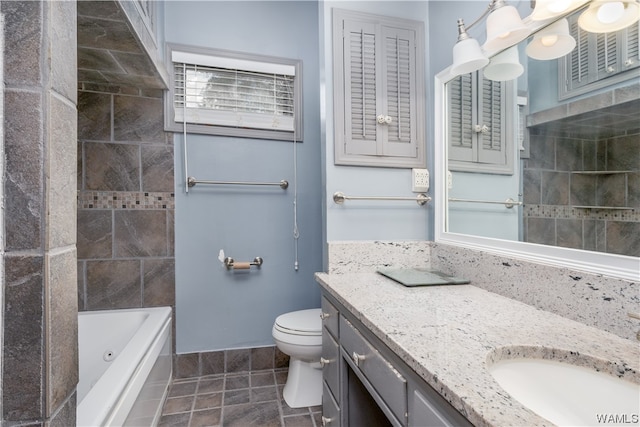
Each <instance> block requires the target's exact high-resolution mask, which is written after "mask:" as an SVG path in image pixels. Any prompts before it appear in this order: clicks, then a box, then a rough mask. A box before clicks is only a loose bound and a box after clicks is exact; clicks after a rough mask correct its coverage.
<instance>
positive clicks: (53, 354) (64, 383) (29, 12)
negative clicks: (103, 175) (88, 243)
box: [0, 1, 78, 426]
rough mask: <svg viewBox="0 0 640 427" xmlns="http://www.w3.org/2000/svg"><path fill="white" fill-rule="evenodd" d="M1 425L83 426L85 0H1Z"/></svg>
mask: <svg viewBox="0 0 640 427" xmlns="http://www.w3.org/2000/svg"><path fill="white" fill-rule="evenodd" d="M0 12H1V13H2V14H3V15H4V18H5V24H6V25H5V31H4V35H5V45H4V67H3V75H4V87H5V89H4V99H3V100H2V101H3V102H4V113H5V114H4V126H3V127H4V130H5V138H4V141H3V143H4V154H5V159H4V161H5V164H4V177H3V178H4V185H5V191H4V208H5V215H4V222H5V223H4V229H5V236H4V237H5V248H4V249H5V252H4V254H3V257H4V266H5V268H4V277H3V278H2V279H3V280H0V283H2V286H3V289H2V292H3V293H4V307H3V316H4V317H3V324H2V327H3V331H2V335H3V348H2V365H1V366H2V402H1V405H0V406H1V408H2V415H1V417H2V419H1V420H0V421H1V424H2V425H30V426H39V425H41V426H44V425H75V402H76V397H75V393H76V384H77V382H78V351H77V296H76V283H77V278H76V274H77V270H76V249H75V243H76V225H75V224H76V198H77V194H76V188H77V184H76V177H77V175H76V173H75V169H76V163H77V160H76V159H77V153H76V148H77V142H76V141H77V138H76V129H77V114H76V102H77V98H76V49H75V43H76V28H77V27H76V2H45V1H12V2H0Z"/></svg>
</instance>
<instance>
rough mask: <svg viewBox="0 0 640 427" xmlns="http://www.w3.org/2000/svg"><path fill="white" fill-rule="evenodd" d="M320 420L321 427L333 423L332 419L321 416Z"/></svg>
mask: <svg viewBox="0 0 640 427" xmlns="http://www.w3.org/2000/svg"><path fill="white" fill-rule="evenodd" d="M321 420H322V427H327V426H328V425H329V423H331V422H332V421H333V418H329V417H325V416H324V415H323V416H322V418H321Z"/></svg>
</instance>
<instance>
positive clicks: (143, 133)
mask: <svg viewBox="0 0 640 427" xmlns="http://www.w3.org/2000/svg"><path fill="white" fill-rule="evenodd" d="M78 90H79V91H78V308H79V310H81V311H82V310H102V309H118V308H133V307H153V306H172V307H173V306H175V262H174V247H173V242H174V233H173V225H174V195H173V139H172V134H170V133H165V132H164V131H163V120H162V114H163V107H162V91H161V90H152V89H149V90H145V89H137V88H129V87H122V86H109V85H97V84H89V83H82V84H80V85H79V88H78Z"/></svg>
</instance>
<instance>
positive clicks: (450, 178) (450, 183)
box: [447, 171, 453, 190]
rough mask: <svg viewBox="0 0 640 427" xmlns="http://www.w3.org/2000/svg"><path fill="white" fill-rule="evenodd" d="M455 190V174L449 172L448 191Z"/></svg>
mask: <svg viewBox="0 0 640 427" xmlns="http://www.w3.org/2000/svg"><path fill="white" fill-rule="evenodd" d="M452 188H453V174H452V173H451V171H447V189H449V190H451V189H452Z"/></svg>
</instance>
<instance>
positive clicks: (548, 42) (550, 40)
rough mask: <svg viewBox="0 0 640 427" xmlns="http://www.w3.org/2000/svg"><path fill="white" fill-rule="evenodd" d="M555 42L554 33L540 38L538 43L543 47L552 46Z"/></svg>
mask: <svg viewBox="0 0 640 427" xmlns="http://www.w3.org/2000/svg"><path fill="white" fill-rule="evenodd" d="M557 42H558V36H557V35H555V34H553V35H550V36H544V37H541V38H540V43H542V45H543V46H545V47H549V46H553V45H554V44H556V43H557Z"/></svg>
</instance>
